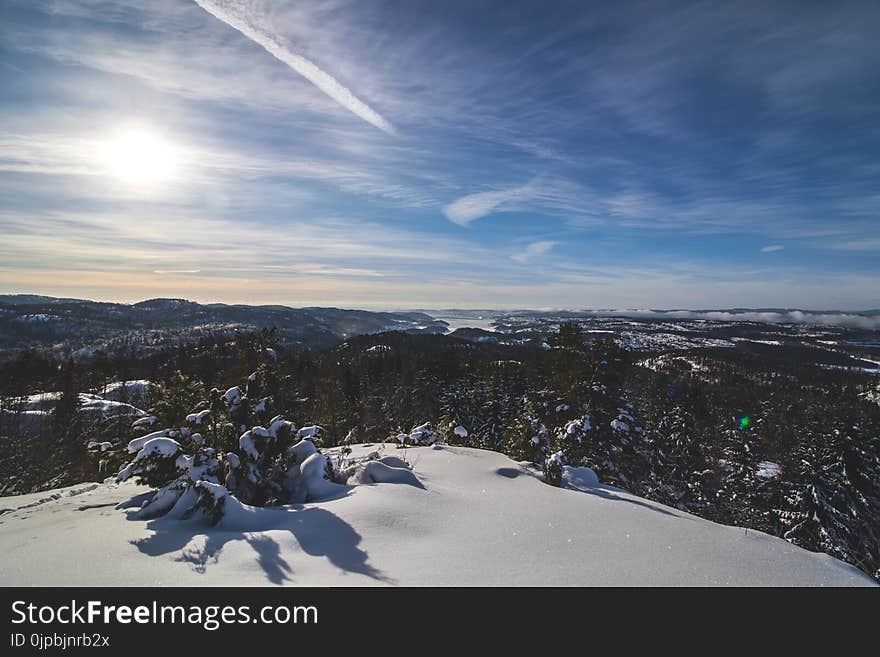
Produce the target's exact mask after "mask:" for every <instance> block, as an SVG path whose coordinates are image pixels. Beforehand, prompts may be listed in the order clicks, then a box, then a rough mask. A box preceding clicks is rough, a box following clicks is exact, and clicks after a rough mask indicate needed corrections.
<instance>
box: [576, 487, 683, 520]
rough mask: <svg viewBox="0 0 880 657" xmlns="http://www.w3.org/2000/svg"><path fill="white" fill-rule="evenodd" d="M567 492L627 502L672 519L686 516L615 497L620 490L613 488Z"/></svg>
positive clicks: (578, 489) (648, 503)
mask: <svg viewBox="0 0 880 657" xmlns="http://www.w3.org/2000/svg"><path fill="white" fill-rule="evenodd" d="M568 490H575V491H577V492H579V493H586V494H587V495H596V496H598V497H601V498H602V499H604V500H613V501H615V502H628V503H629V504H635V505H636V506H642V507H645V508H646V509H651V511H656V512H657V513H662V514H664V515H667V516H672V517H673V518H686V517H687V516H682V515H680V514H678V513H675V512H674V511H671V510H667V509H664V508H663V507H660V506H657V505H655V504H651V503H650V502H644V501H642V500H633V499H630V498H628V497H620V496H619V495H615V494H614V492H620V489H618V488H614V487H613V486H604V485H602V484H599V485H598V486H590V487H588V488H569V489H568Z"/></svg>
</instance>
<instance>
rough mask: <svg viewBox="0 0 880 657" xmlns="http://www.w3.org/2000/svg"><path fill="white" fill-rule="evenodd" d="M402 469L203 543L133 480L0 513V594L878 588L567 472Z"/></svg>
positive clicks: (435, 464) (433, 456) (9, 502)
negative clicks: (139, 503) (546, 478)
mask: <svg viewBox="0 0 880 657" xmlns="http://www.w3.org/2000/svg"><path fill="white" fill-rule="evenodd" d="M352 449H353V454H352V457H353V458H366V456H367V454H368V453H370V452H374V451H376V447H375V446H371V447H365V446H359V445H355V446H353V448H352ZM385 449H386V451H391V452H392V454H393V453H394V452H397V450H395V449H394V448H393V447H392V446H391V444H390V443H389V444H388V445H387V446H386V448H385ZM407 455H408V457H409V458H410V460H411V461H413V462H414V464H415V465H414V467H413V469H412V470H411V473H412V474H413V475H415V477H416V478H417V480H418V481H419V482H420V484H421V486H416V485H406V484H404V485H401V484H400V483H375V484H371V485H362V486H354V487H352V488H348V487H340V488H333V487H332V486H331V488H333V494H332V495H330V496H329V499H328V498H322V499H324V500H325V501H321V502H306V503H302V504H291V505H289V506H285V507H278V508H263V509H260V508H254V507H249V506H247V505H245V504H241V503H238V502H237V501H236V500H235V498H233V497H227V498H226V500H225V504H224V506H225V508H226V515H225V516H224V518H223V519H222V520H221V522H220V524H219V525H218V526H216V527H213V528H211V527H208V526H207V524H206V522H205V521H204V519H200V518H192V519H190V520H183V519H175V518H172V517H163V518H158V519H155V520H146V519H138V518H137V517H136V509H135V505H134V504H133V503H132V502H130V500H132V498H135V497H136V496H138V495H141V494H143V493H144V492H145V491H147V490H148V489H147V488H146V487H144V486H139V485H137V484H135V483H134V482H131V481H129V482H125V483H123V484H118V485H116V484H110V483H108V484H100V485H95V484H92V485H91V486H92V487H91V488H89V487H79V488H83V490H82V491H81V492H78V493H76V494H75V495H73V494H71V493H69V492H68V491H70V490H71V489H65V490H59V491H47V492H43V493H39V494H36V495H29V496H28V495H25V496H20V497H11V498H10V497H6V498H0V510H6V512H5V513H2V515H0V525H2V529H0V553H2V554H3V555H4V558H3V559H2V560H0V585H3V586H21V585H31V586H35V585H68V586H73V585H106V586H144V585H152V586H157V585H159V586H161V585H172V584H173V585H177V586H244V585H279V584H287V585H296V586H361V585H388V584H396V585H407V586H419V585H429V586H430V585H435V586H437V585H442V586H468V585H471V586H473V585H487V586H501V585H535V586H543V585H546V586H553V585H562V586H578V585H621V586H646V585H759V586H785V585H795V586H797V585H801V586H817V585H825V586H844V585H864V586H871V585H873V582H872V580H871V579H870V578H869V577H868V576H867V575H865V574H863V573H861V572H860V571H859V570H858V569H856V568H855V567H853V566H850V565H848V564H844V563H843V562H841V561H838V560H836V559H834V558H832V557H830V556H828V555H824V554H813V553H810V552H807V551H805V550H803V549H801V548H798V547H796V546H794V545H791V544H790V543H788V542H787V541H784V540H782V539H779V538H774V537H771V536H768V535H766V534H762V533H760V532H755V531H751V530H748V531H746V530H744V529H742V528H740V527H725V526H723V525H718V524H715V523H712V522H709V521H707V520H703V519H701V518H697V517H695V516H691V515H688V514H687V513H684V512H682V511H678V510H676V509H672V508H670V507H665V506H663V505H661V504H657V503H655V502H651V501H648V500H644V499H641V498H639V497H636V496H634V495H631V494H629V493H626V492H625V491H622V490H617V489H614V488H611V487H608V486H603V485H601V484H598V483H596V482H595V481H594V480H593V479H592V478H591V477H590V475H589V473H588V472H587V471H586V469H581V468H564V469H563V484H564V486H565V487H563V488H555V487H552V486H548V485H547V484H544V483H543V482H541V481H540V480H539V478H538V476H537V475H536V473H535V472H534V471H531V470H529V469H527V468H526V467H524V466H521V465H520V464H517V463H515V462H514V461H511V460H510V459H508V458H507V457H505V456H503V455H501V454H498V453H496V452H490V451H484V450H476V449H468V448H461V447H434V448H414V449H413V448H411V449H409V450H407ZM312 456H318V457H322V456H323V455H320V454H317V453H315V454H313V455H312ZM310 458H311V457H310ZM314 463H316V465H315V466H314V473H312V474H315V473H317V471H318V470H320V469H321V467H319V466H322V464H321V462H320V460H319V459H315V460H314ZM375 463H381V461H375ZM385 465H386V466H388V467H389V468H393V467H395V466H393V465H391V464H390V463H385ZM397 465H398V466H399V465H400V463H399V462H398V463H397ZM370 469H371V470H375V471H377V472H384V471H385V469H384V468H381V467H371V468H370ZM398 474H399V473H395V476H397V475H398ZM380 476H381V475H380ZM369 477H374V474H370V475H369ZM364 478H366V476H365V477H364ZM323 481H324V482H326V483H327V484H330V482H328V481H327V480H323ZM200 486H202V487H208V488H211V487H210V486H207V484H201V485H200ZM221 488H222V487H219V486H218V488H217V489H216V490H217V491H218V494H221V495H222V492H223V491H222V490H220V489H221ZM574 488H577V489H578V490H574ZM73 490H76V489H73ZM169 496H170V498H173V495H171V494H169ZM188 502H189V500H183V499H182V498H181V500H179V501H178V502H176V506H175V509H177V508H178V507H182V506H185V505H186V503H188ZM114 505H120V506H117V507H116V508H114ZM126 507H127V508H126ZM175 513H176V511H174V510H172V514H175ZM95 563H100V567H99V568H96V567H95Z"/></svg>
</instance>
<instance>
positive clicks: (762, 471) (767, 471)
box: [755, 461, 782, 479]
mask: <svg viewBox="0 0 880 657" xmlns="http://www.w3.org/2000/svg"><path fill="white" fill-rule="evenodd" d="M755 476H756V477H758V478H759V479H776V478H777V477H780V476H782V466H781V465H779V464H778V463H774V462H773V461H761V462H760V463H758V469H757V470H756V471H755Z"/></svg>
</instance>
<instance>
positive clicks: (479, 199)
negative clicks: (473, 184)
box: [443, 187, 529, 226]
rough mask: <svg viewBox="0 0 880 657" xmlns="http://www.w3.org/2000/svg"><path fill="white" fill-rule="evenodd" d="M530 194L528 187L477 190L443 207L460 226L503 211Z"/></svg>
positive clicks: (445, 212)
mask: <svg viewBox="0 0 880 657" xmlns="http://www.w3.org/2000/svg"><path fill="white" fill-rule="evenodd" d="M528 196H529V190H528V187H514V188H512V189H504V190H497V191H491V192H477V193H476V194H468V195H467V196H462V197H461V198H459V199H456V200H455V201H453V202H452V203H450V204H449V205H447V206H445V207H444V208H443V214H444V215H446V218H447V219H449V221H451V222H452V223H455V224H458V225H459V226H467V225H468V224H469V223H471V222H472V221H476V220H477V219H480V218H482V217H485V216H486V215H489V214H492V213H493V212H499V211H503V210H504V209H506V208H509V206H510V205H511V204H512V203H515V202H517V201H521V200H523V199H524V198H527V197H528Z"/></svg>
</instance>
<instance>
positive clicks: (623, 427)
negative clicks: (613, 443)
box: [611, 420, 629, 433]
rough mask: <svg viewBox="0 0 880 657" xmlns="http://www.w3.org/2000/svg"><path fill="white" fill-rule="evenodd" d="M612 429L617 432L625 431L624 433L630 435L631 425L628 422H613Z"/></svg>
mask: <svg viewBox="0 0 880 657" xmlns="http://www.w3.org/2000/svg"><path fill="white" fill-rule="evenodd" d="M611 428H612V429H614V430H615V431H623V432H624V433H629V425H628V424H627V423H626V422H621V421H620V420H611Z"/></svg>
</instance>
